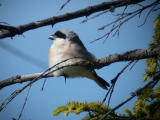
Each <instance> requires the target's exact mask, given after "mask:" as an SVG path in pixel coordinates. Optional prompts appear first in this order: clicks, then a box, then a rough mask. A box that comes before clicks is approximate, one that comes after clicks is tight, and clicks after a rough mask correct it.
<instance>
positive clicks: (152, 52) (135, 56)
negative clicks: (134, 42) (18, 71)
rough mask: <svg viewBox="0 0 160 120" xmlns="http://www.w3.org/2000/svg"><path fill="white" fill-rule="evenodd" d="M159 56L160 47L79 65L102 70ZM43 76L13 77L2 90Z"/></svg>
mask: <svg viewBox="0 0 160 120" xmlns="http://www.w3.org/2000/svg"><path fill="white" fill-rule="evenodd" d="M158 55H160V47H157V48H154V49H144V50H143V49H142V50H141V49H140V50H131V51H128V52H125V53H121V54H114V55H109V56H107V57H104V58H101V59H97V60H96V61H95V62H94V63H88V62H87V63H85V62H83V63H79V65H83V66H86V67H90V68H95V69H100V68H102V67H105V66H108V65H110V64H112V63H115V62H122V61H133V60H140V59H146V58H149V57H154V56H158ZM41 74H42V73H35V74H29V75H21V76H20V75H17V76H15V77H11V78H8V79H6V80H2V81H0V89H2V88H4V87H6V86H9V85H12V84H16V83H23V82H27V81H31V80H33V79H34V78H36V77H38V76H40V75H41ZM47 77H53V76H52V75H49V74H48V75H46V76H43V77H41V78H47ZM39 79H40V78H39Z"/></svg>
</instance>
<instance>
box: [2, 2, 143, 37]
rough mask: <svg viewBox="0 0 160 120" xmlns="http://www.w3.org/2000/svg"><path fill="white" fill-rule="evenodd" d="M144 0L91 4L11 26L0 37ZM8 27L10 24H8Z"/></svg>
mask: <svg viewBox="0 0 160 120" xmlns="http://www.w3.org/2000/svg"><path fill="white" fill-rule="evenodd" d="M142 1H144V0H117V1H113V2H104V3H101V4H98V5H95V6H89V7H87V8H84V9H81V10H78V11H75V12H70V13H65V14H62V15H59V16H53V17H50V18H47V19H44V20H39V21H36V22H31V23H28V24H25V25H20V26H17V27H12V26H9V28H13V29H5V30H6V31H4V32H0V39H1V38H6V37H13V36H15V35H18V34H22V33H24V32H26V31H28V30H32V29H36V28H39V27H43V26H47V25H54V24H56V23H59V22H63V21H67V20H71V19H75V18H79V17H82V16H89V15H90V14H92V13H95V12H99V11H103V10H107V9H111V8H118V7H122V6H126V5H132V4H136V3H139V2H142ZM3 27H4V26H3ZM7 28H8V26H7Z"/></svg>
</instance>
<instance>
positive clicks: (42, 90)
mask: <svg viewBox="0 0 160 120" xmlns="http://www.w3.org/2000/svg"><path fill="white" fill-rule="evenodd" d="M45 83H46V79H44V82H43V85H42V88H41V90H42V91H43V90H44V85H45Z"/></svg>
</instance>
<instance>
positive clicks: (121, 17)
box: [91, 0, 160, 42]
mask: <svg viewBox="0 0 160 120" xmlns="http://www.w3.org/2000/svg"><path fill="white" fill-rule="evenodd" d="M159 4H160V3H159V2H158V1H156V0H155V1H154V2H152V3H151V4H148V5H146V6H141V8H139V9H137V10H135V11H132V12H129V13H125V10H126V8H127V6H128V5H126V7H125V8H124V10H123V12H122V13H120V14H117V15H116V16H118V17H117V18H116V19H115V20H114V21H113V22H111V23H108V24H106V25H103V26H101V27H100V28H98V30H104V29H105V28H107V27H108V26H111V25H113V26H112V28H111V29H110V30H109V31H108V32H107V33H105V34H104V35H102V36H101V37H99V38H97V39H96V40H93V41H91V42H95V41H97V40H100V39H102V38H105V39H107V38H108V37H109V36H110V34H111V33H113V36H115V35H116V34H117V35H119V30H120V28H121V26H122V25H123V24H124V23H126V22H127V21H129V20H130V19H132V18H134V17H135V16H138V15H139V17H140V16H141V14H142V12H144V11H145V10H146V9H148V8H151V9H150V10H149V12H148V13H147V15H146V18H145V20H144V22H143V24H142V25H144V24H145V23H146V21H147V18H148V17H149V15H150V13H151V12H154V9H155V8H156V6H157V5H159ZM142 25H141V26H142Z"/></svg>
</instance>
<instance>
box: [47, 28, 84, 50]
mask: <svg viewBox="0 0 160 120" xmlns="http://www.w3.org/2000/svg"><path fill="white" fill-rule="evenodd" d="M49 39H50V40H56V39H64V40H67V41H69V42H72V43H76V44H78V45H80V46H81V47H83V48H85V47H84V45H83V43H82V42H81V40H80V39H79V37H78V35H77V34H76V33H75V32H73V31H71V30H67V29H62V30H58V31H56V32H55V33H54V34H52V35H50V36H49Z"/></svg>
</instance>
